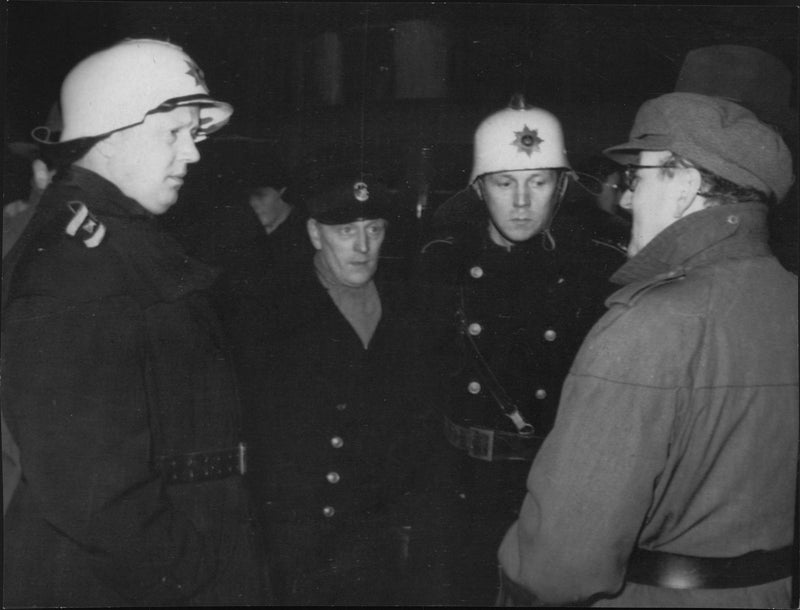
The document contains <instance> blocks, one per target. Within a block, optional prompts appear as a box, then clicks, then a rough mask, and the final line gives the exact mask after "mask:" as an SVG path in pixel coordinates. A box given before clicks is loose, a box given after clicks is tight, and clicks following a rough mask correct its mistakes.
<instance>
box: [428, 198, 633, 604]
mask: <svg viewBox="0 0 800 610" xmlns="http://www.w3.org/2000/svg"><path fill="white" fill-rule="evenodd" d="M488 222H489V221H488V217H487V216H486V214H485V212H483V213H482V215H480V216H479V217H478V219H477V220H474V221H473V222H468V223H460V224H458V225H450V226H443V227H442V228H441V229H440V230H439V232H438V234H436V235H434V237H433V238H432V239H431V240H430V241H428V243H426V244H425V245H424V246H423V248H422V250H421V254H420V257H419V260H418V264H417V269H416V273H415V285H414V291H413V292H414V295H415V297H416V300H417V303H416V307H415V309H416V311H417V315H418V316H419V319H420V320H421V324H423V326H424V327H426V329H425V331H424V332H423V334H424V336H425V337H427V339H428V341H427V356H426V358H425V359H426V361H427V362H428V363H429V367H428V370H429V371H431V372H432V374H433V375H434V376H435V377H436V378H438V379H439V380H440V383H439V384H438V387H435V388H434V389H433V391H432V393H431V394H430V399H431V400H432V402H433V406H434V408H436V409H438V410H439V412H440V413H441V415H442V416H443V419H444V422H445V433H444V434H442V435H441V437H440V438H441V442H440V445H441V459H440V460H439V468H438V471H437V472H436V473H435V474H434V475H433V476H432V481H431V487H432V489H433V492H432V493H433V494H434V496H435V497H437V498H438V499H439V502H433V503H432V504H431V506H437V507H438V508H437V509H436V510H438V511H440V514H439V515H437V514H436V512H432V513H431V514H432V515H433V517H434V522H436V519H439V520H440V521H441V522H442V523H441V524H440V526H432V529H433V531H434V534H435V533H436V532H437V531H441V532H444V537H445V539H444V540H442V541H440V542H439V543H438V544H436V545H432V546H433V547H437V549H438V551H440V552H441V553H442V555H441V556H440V560H439V562H438V563H439V564H440V565H439V567H440V569H441V570H442V571H443V573H442V574H440V575H439V576H438V577H437V578H438V580H440V581H441V582H442V589H440V590H439V591H436V592H431V593H430V595H432V596H433V597H429V598H426V599H422V600H420V603H459V604H480V605H484V604H490V603H491V602H492V601H493V596H494V587H495V585H496V583H497V571H496V554H495V552H496V549H497V545H498V543H499V541H500V539H501V537H502V535H503V533H504V532H505V530H506V529H507V528H508V526H509V525H510V524H511V523H512V522H513V521H514V519H515V516H516V514H517V512H518V509H519V506H520V504H521V501H522V498H523V496H524V491H525V477H526V474H527V471H528V468H529V466H530V461H531V459H532V458H533V456H534V454H535V452H536V451H537V450H538V447H539V446H540V444H541V441H542V440H543V438H544V437H545V436H546V434H547V432H548V431H549V430H550V428H551V427H552V425H553V422H554V419H555V413H556V407H557V406H558V400H559V394H560V391H561V385H562V383H563V381H564V378H565V377H566V375H567V372H568V371H569V367H570V364H571V363H572V359H573V358H574V356H575V354H576V353H577V351H578V348H579V347H580V344H581V341H582V340H583V338H584V336H585V334H586V333H587V332H588V330H589V329H590V328H591V325H592V324H593V323H594V322H595V321H596V320H597V319H598V318H599V317H600V315H602V313H603V311H604V310H605V307H604V304H603V302H604V300H605V297H606V296H607V295H608V294H610V292H612V291H613V286H612V284H611V283H610V282H609V281H608V278H609V277H610V276H611V274H612V273H613V272H614V270H615V269H616V268H617V267H619V266H620V265H622V264H623V263H624V260H625V259H624V254H623V251H622V249H621V248H620V247H619V245H618V244H616V243H614V242H612V241H609V240H605V239H600V238H599V236H596V235H592V233H591V232H590V231H588V230H587V229H588V227H586V226H583V225H582V224H580V223H579V222H576V219H573V218H570V217H566V216H562V217H557V221H556V222H555V223H554V226H553V227H552V229H551V231H552V236H553V240H554V241H551V240H549V239H548V238H547V237H546V236H545V235H537V236H535V237H533V238H532V239H530V240H529V241H528V242H525V243H521V244H518V245H514V246H512V247H511V248H510V249H506V248H503V247H500V246H498V245H496V244H494V243H493V242H492V241H491V239H490V237H489V234H488V231H487V225H488ZM512 404H513V405H515V406H516V408H517V409H518V410H519V413H520V414H521V416H522V417H523V418H524V421H525V422H527V423H528V424H530V425H531V426H532V427H533V435H532V436H531V437H530V438H527V439H525V438H522V437H521V436H520V435H519V434H518V428H517V425H516V424H515V423H514V422H513V421H512V419H511V418H510V417H508V416H507V415H506V413H505V411H507V410H509V409H510V405H512ZM502 405H505V407H503V406H502ZM474 429H479V431H478V432H476V431H475V430H474ZM448 441H449V442H448ZM456 446H459V448H456ZM432 510H433V509H432ZM448 528H450V529H449V532H448ZM442 557H443V558H442ZM433 563H434V564H436V563H437V562H433ZM434 580H436V579H434Z"/></svg>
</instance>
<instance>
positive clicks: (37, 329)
mask: <svg viewBox="0 0 800 610" xmlns="http://www.w3.org/2000/svg"><path fill="white" fill-rule="evenodd" d="M140 316H141V314H140V310H139V309H138V307H137V306H136V304H135V303H134V302H133V301H132V300H130V299H129V298H127V297H124V296H108V297H106V298H103V299H99V300H93V301H91V302H85V303H72V304H69V303H68V304H66V305H65V302H64V301H63V300H62V299H56V298H54V297H52V296H46V295H42V294H39V295H34V296H28V297H21V298H18V299H16V300H14V301H13V302H12V304H11V305H10V307H9V308H8V310H7V311H5V312H4V337H3V351H4V358H3V360H4V366H3V376H4V379H3V386H2V390H3V399H2V400H3V407H4V412H5V414H6V416H7V418H8V420H9V425H10V426H11V428H12V433H13V434H14V437H15V438H16V440H17V442H18V444H19V447H20V451H21V457H22V463H23V477H24V481H25V483H26V486H27V491H28V493H29V494H30V495H31V496H32V498H33V502H34V504H35V506H36V508H37V510H38V511H39V513H40V516H41V517H42V518H43V519H44V521H45V522H46V523H47V524H48V525H49V526H50V527H52V528H54V529H55V530H56V531H58V532H59V533H60V534H61V535H62V536H64V537H65V538H67V539H69V540H70V541H71V543H72V544H74V545H75V547H77V548H78V549H80V551H82V552H83V554H85V556H86V557H88V558H89V561H90V563H91V565H92V566H93V568H94V569H95V571H96V573H97V575H98V577H99V578H100V579H101V580H102V581H104V582H105V583H106V584H107V585H108V586H110V587H111V588H113V589H115V590H117V591H118V592H119V593H120V594H121V595H122V596H123V597H125V598H127V599H130V600H132V601H134V600H135V601H137V602H140V603H158V602H177V601H180V600H182V599H185V598H188V597H190V596H191V595H193V594H195V593H197V591H198V590H199V589H200V588H201V587H202V586H204V585H207V584H208V583H210V582H211V581H212V580H213V577H214V573H215V570H216V560H217V558H216V550H217V549H216V545H215V544H213V543H211V538H212V537H213V536H212V534H211V532H209V533H208V534H207V535H206V536H203V535H201V534H200V533H199V532H198V531H197V529H196V528H195V527H194V525H193V524H192V522H191V521H190V520H189V519H188V518H187V517H186V516H185V515H184V514H182V513H181V512H179V511H178V510H176V509H175V508H174V506H173V505H172V504H171V503H170V501H169V499H168V498H167V495H166V493H165V488H164V485H163V483H162V481H161V479H160V477H159V476H158V474H157V473H155V472H154V471H153V470H152V468H151V466H150V464H151V459H150V458H151V430H150V422H149V415H148V408H147V400H148V398H147V395H146V384H145V375H146V373H145V370H144V369H145V364H144V359H143V357H142V350H143V346H142V339H141V337H142V335H143V333H142V332H141V322H140V320H141V318H140ZM214 538H215V537H214Z"/></svg>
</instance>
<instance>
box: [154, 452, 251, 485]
mask: <svg viewBox="0 0 800 610" xmlns="http://www.w3.org/2000/svg"><path fill="white" fill-rule="evenodd" d="M155 464H156V469H157V470H158V471H159V472H160V473H161V475H162V476H163V477H164V479H165V480H166V483H167V484H168V485H172V484H178V483H199V482H201V481H213V480H215V479H224V478H227V477H230V476H234V475H243V474H244V473H245V472H246V470H247V447H246V445H245V444H244V443H239V444H238V445H237V446H236V447H232V448H230V449H221V450H219V451H198V452H196V453H182V454H178V455H165V456H161V457H158V458H156V460H155Z"/></svg>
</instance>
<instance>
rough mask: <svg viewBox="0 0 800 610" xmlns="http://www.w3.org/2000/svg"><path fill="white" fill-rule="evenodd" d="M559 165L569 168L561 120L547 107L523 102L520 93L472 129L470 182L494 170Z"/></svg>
mask: <svg viewBox="0 0 800 610" xmlns="http://www.w3.org/2000/svg"><path fill="white" fill-rule="evenodd" d="M559 168H563V169H566V170H570V169H571V167H570V165H569V161H568V160H567V151H566V150H565V149H564V133H563V132H562V131H561V123H560V122H559V121H558V119H557V118H556V117H555V116H554V115H553V114H551V113H550V112H548V111H547V110H543V109H541V108H534V107H532V106H528V105H526V104H525V99H524V97H523V96H522V95H520V94H517V95H515V96H514V97H513V98H512V100H511V103H510V104H509V106H508V108H504V109H503V110H500V111H498V112H495V113H494V114H492V115H490V116H489V117H487V118H486V119H484V121H483V122H482V123H481V124H480V125H479V126H478V129H477V130H476V131H475V148H474V158H473V164H472V175H471V177H470V179H469V182H470V184H472V183H473V182H475V180H476V179H477V178H479V177H480V176H483V175H484V174H492V173H495V172H502V171H513V170H529V169H559Z"/></svg>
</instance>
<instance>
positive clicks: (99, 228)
mask: <svg viewBox="0 0 800 610" xmlns="http://www.w3.org/2000/svg"><path fill="white" fill-rule="evenodd" d="M67 207H68V208H69V210H70V212H72V219H71V220H70V221H69V223H67V226H66V228H65V229H64V232H65V233H66V234H67V235H69V236H70V237H75V238H77V239H80V240H82V241H83V244H84V245H85V246H86V247H87V248H96V247H97V246H99V245H100V242H102V241H103V238H104V237H105V236H106V226H105V225H104V224H103V223H102V222H100V221H99V220H98V219H97V218H95V216H94V214H92V213H91V212H90V211H89V209H88V208H87V207H86V204H84V203H83V202H82V201H70V202H69V203H67Z"/></svg>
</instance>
